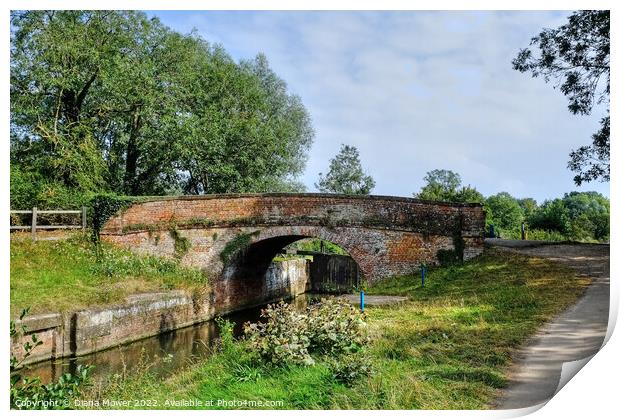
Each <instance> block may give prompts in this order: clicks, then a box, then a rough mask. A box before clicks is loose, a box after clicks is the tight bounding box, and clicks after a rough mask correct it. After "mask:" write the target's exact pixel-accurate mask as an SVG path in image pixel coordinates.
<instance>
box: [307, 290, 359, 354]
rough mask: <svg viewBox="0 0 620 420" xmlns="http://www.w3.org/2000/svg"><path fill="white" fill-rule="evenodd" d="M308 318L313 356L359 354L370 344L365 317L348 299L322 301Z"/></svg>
mask: <svg viewBox="0 0 620 420" xmlns="http://www.w3.org/2000/svg"><path fill="white" fill-rule="evenodd" d="M306 314H307V316H308V331H309V338H310V346H309V351H310V352H311V353H315V352H316V353H320V354H330V355H339V354H348V353H356V352H358V351H361V350H362V349H363V348H364V347H365V346H366V345H367V344H368V342H369V338H368V335H367V334H366V322H365V316H364V314H363V313H361V312H360V311H359V310H358V309H357V308H356V307H355V306H353V305H351V304H350V303H348V302H347V301H346V300H345V299H342V298H341V299H335V298H328V299H321V300H320V301H319V302H317V303H315V304H313V305H309V306H308V308H307V309H306Z"/></svg>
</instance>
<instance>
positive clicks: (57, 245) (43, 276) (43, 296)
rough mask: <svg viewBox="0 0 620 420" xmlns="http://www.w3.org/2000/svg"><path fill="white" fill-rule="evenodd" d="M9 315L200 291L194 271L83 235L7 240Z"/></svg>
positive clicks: (198, 275) (199, 278) (203, 281)
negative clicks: (167, 292)
mask: <svg viewBox="0 0 620 420" xmlns="http://www.w3.org/2000/svg"><path fill="white" fill-rule="evenodd" d="M10 285H11V286H10V287H11V316H12V317H14V316H16V315H18V314H19V313H20V312H21V310H22V309H23V308H26V307H30V308H31V311H30V313H31V314H36V313H42V312H53V311H60V312H64V311H75V310H78V309H82V308H86V307H90V306H96V305H101V304H109V303H114V302H119V301H121V300H122V299H123V298H125V297H126V296H128V295H130V294H132V293H140V292H154V291H163V290H171V289H186V290H191V291H195V290H198V289H201V288H204V287H205V286H206V278H205V277H204V276H203V274H202V273H201V272H200V271H199V270H196V269H192V268H186V267H181V266H180V265H179V263H178V262H177V261H175V260H171V259H164V258H156V257H141V256H137V255H136V254H133V253H131V252H129V251H126V250H123V249H120V248H116V247H113V246H111V245H106V244H102V245H101V246H100V247H99V248H98V247H96V246H95V245H94V244H93V243H92V242H91V241H89V240H88V238H87V237H86V236H83V235H75V236H71V237H70V238H68V239H64V240H58V241H37V242H33V241H31V240H30V239H14V240H11V281H10Z"/></svg>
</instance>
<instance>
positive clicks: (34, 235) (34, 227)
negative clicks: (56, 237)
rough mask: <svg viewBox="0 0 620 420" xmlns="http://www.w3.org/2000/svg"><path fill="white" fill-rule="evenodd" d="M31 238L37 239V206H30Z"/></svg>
mask: <svg viewBox="0 0 620 420" xmlns="http://www.w3.org/2000/svg"><path fill="white" fill-rule="evenodd" d="M31 229H32V240H33V241H36V240H37V208H36V207H33V208H32V227H31Z"/></svg>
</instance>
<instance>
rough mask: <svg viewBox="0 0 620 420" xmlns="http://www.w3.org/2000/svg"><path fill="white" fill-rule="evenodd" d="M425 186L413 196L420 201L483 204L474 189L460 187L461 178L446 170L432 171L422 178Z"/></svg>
mask: <svg viewBox="0 0 620 420" xmlns="http://www.w3.org/2000/svg"><path fill="white" fill-rule="evenodd" d="M424 181H425V182H426V185H424V186H423V187H422V189H421V190H420V192H419V193H417V194H414V196H415V197H416V198H419V199H421V200H432V201H452V202H456V203H483V202H484V196H483V195H482V194H481V193H480V192H479V191H478V190H476V189H475V188H474V187H472V186H470V185H467V186H462V185H461V182H462V181H461V176H460V175H459V174H458V173H456V172H453V171H450V170H447V169H433V170H432V171H430V172H427V173H426V176H425V177H424Z"/></svg>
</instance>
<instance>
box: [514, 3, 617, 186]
mask: <svg viewBox="0 0 620 420" xmlns="http://www.w3.org/2000/svg"><path fill="white" fill-rule="evenodd" d="M609 22H610V19H609V10H584V11H578V12H575V13H573V14H572V15H571V16H570V17H569V18H568V23H566V24H565V25H562V26H560V27H559V28H556V29H544V30H543V31H542V32H540V34H539V35H538V36H535V37H534V38H532V41H531V46H532V47H531V48H525V49H522V50H521V51H520V52H519V54H518V55H517V57H516V58H515V59H514V60H513V62H512V64H513V67H514V68H515V69H516V70H518V71H521V72H529V73H530V74H531V75H532V76H533V77H539V76H541V77H543V78H544V80H545V81H546V82H548V81H551V80H553V81H555V83H556V86H559V88H560V90H561V91H562V93H564V95H566V97H567V98H568V109H569V110H570V112H572V113H573V114H581V115H589V114H590V113H591V112H592V109H593V107H594V106H595V105H596V104H602V105H603V106H606V107H607V115H606V116H605V117H603V118H602V119H601V128H600V129H599V131H597V132H596V133H595V134H594V135H593V136H592V139H593V141H592V144H590V145H587V146H582V147H580V148H578V149H577V150H574V151H572V152H571V154H570V160H569V163H568V167H569V169H571V170H573V171H575V172H577V175H575V177H574V181H575V183H576V184H577V185H581V184H582V183H583V182H589V181H592V180H596V179H600V180H603V181H609V170H610V168H609V149H610V138H609V124H610V119H609V91H610V89H609V82H610V80H609V78H610V62H609V53H610V43H609ZM535 47H537V49H538V50H539V51H538V52H537V53H536V52H535V51H534V50H535V49H536V48H535Z"/></svg>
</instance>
